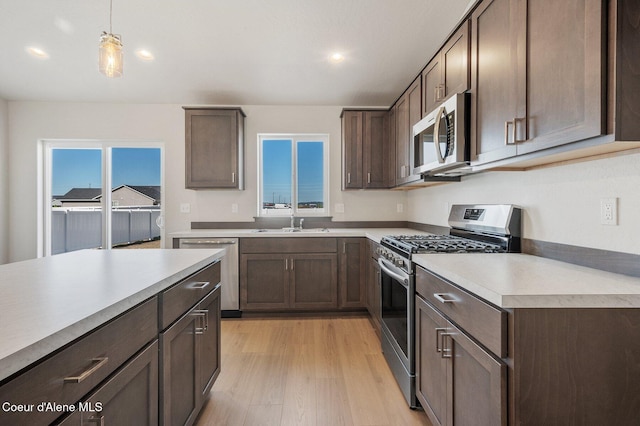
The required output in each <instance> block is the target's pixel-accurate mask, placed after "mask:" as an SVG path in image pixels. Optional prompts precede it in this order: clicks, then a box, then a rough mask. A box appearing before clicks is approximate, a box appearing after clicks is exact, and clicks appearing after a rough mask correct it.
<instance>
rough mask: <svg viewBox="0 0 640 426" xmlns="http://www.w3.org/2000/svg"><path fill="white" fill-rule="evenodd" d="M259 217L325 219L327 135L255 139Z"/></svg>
mask: <svg viewBox="0 0 640 426" xmlns="http://www.w3.org/2000/svg"><path fill="white" fill-rule="evenodd" d="M258 144H259V152H260V161H259V162H258V167H259V171H258V180H259V182H258V183H259V188H260V192H259V200H258V202H259V207H258V213H259V215H260V216H289V215H292V214H294V215H309V216H310V215H324V214H326V213H327V211H328V210H327V207H328V205H329V200H328V188H329V184H328V182H329V178H328V175H329V173H328V161H327V159H328V158H329V157H328V147H329V135H264V134H262V135H258Z"/></svg>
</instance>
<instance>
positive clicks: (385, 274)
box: [378, 258, 415, 374]
mask: <svg viewBox="0 0 640 426" xmlns="http://www.w3.org/2000/svg"><path fill="white" fill-rule="evenodd" d="M378 264H379V265H380V272H381V274H380V276H381V288H382V297H381V301H382V329H383V332H384V333H386V334H387V335H388V336H389V337H390V339H389V340H390V343H391V345H392V346H393V349H394V352H395V353H396V354H397V355H398V358H399V359H400V361H401V362H402V364H403V365H404V366H405V368H406V370H407V372H408V373H409V374H413V373H414V372H415V365H414V364H415V363H414V355H413V339H414V337H413V333H414V327H415V325H414V312H415V310H414V306H415V299H414V296H415V284H414V276H413V275H412V274H407V273H406V272H405V271H403V270H402V269H400V268H397V267H396V266H394V265H393V264H392V263H390V262H389V261H388V260H386V259H383V258H379V259H378Z"/></svg>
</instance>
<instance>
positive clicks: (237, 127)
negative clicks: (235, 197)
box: [185, 109, 244, 189]
mask: <svg viewBox="0 0 640 426" xmlns="http://www.w3.org/2000/svg"><path fill="white" fill-rule="evenodd" d="M243 123H244V117H243V115H242V113H241V112H240V111H239V110H235V109H187V110H186V115H185V126H186V129H185V131H186V133H185V144H186V158H185V159H186V185H185V186H186V187H187V188H191V189H198V188H238V189H243V188H242V176H241V170H240V165H241V155H242V145H243V144H242V139H243V134H242V132H243V129H242V127H243Z"/></svg>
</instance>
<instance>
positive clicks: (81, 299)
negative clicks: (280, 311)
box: [0, 249, 224, 424]
mask: <svg viewBox="0 0 640 426" xmlns="http://www.w3.org/2000/svg"><path fill="white" fill-rule="evenodd" d="M223 253H224V252H223V251H222V250H195V251H192V250H162V249H149V250H83V251H78V252H71V253H66V254H61V255H56V256H51V257H46V258H40V259H34V260H29V261H24V262H16V263H12V264H7V265H3V266H1V267H0V277H2V278H1V279H0V399H1V400H2V402H3V404H4V405H3V407H2V411H0V424H5V422H9V423H6V424H11V423H12V422H13V423H14V424H15V420H16V419H15V418H13V419H12V418H10V417H11V416H13V415H17V414H16V412H17V411H18V410H20V409H21V408H22V409H24V411H27V410H28V409H29V408H31V409H32V411H33V416H34V417H33V419H34V421H32V422H31V421H30V423H31V424H40V423H49V422H50V421H52V420H51V419H56V418H58V416H64V415H65V413H70V412H71V413H73V412H74V411H75V413H74V414H77V415H79V416H80V417H81V416H83V415H84V417H85V418H84V421H86V420H87V419H95V418H99V416H98V417H91V416H96V415H97V414H96V412H97V413H99V412H100V410H89V408H91V407H93V408H95V405H91V404H93V403H92V402H91V397H89V399H86V398H85V397H84V396H83V395H86V394H87V392H88V391H90V390H92V389H93V388H94V387H95V386H97V385H98V384H100V382H101V381H102V379H105V378H107V376H108V375H109V374H110V373H112V372H115V371H116V370H117V371H118V372H117V374H114V375H113V376H109V377H111V378H110V379H109V381H108V382H107V383H106V384H102V385H101V388H99V389H97V391H98V392H99V391H100V390H101V389H102V387H105V386H108V385H110V383H111V382H112V381H115V382H114V383H115V384H116V385H122V386H126V385H128V384H129V382H127V380H125V379H127V374H124V375H122V376H123V377H124V379H123V377H120V376H121V373H127V371H128V370H127V369H137V370H136V371H137V372H138V373H139V372H143V371H144V372H147V373H148V380H146V381H143V382H144V383H145V384H153V382H154V379H153V378H154V377H155V387H154V388H153V389H151V388H150V389H149V390H148V391H149V392H150V394H149V395H151V394H153V395H155V404H150V405H151V408H148V409H147V411H148V413H147V414H149V416H147V417H146V418H147V419H149V420H150V423H154V420H155V423H157V421H158V418H160V420H161V421H162V419H163V413H162V412H160V413H158V394H160V395H161V397H163V396H164V397H165V399H167V401H166V403H165V404H163V405H164V406H171V404H170V402H171V401H169V400H168V398H169V397H171V396H170V395H167V392H164V394H163V389H162V387H161V389H160V392H158V386H157V385H158V374H160V377H162V375H163V373H164V374H167V375H169V373H170V372H169V370H168V367H169V366H170V365H171V364H170V362H171V359H169V357H163V356H162V355H160V363H162V362H163V361H165V362H166V363H167V364H166V365H165V366H162V365H160V366H159V365H158V353H159V352H160V353H162V349H163V346H166V347H169V348H170V347H171V345H172V343H173V341H172V340H171V339H170V337H172V338H173V337H174V334H175V336H180V335H183V336H187V335H193V337H194V339H195V337H196V333H191V334H189V333H186V334H185V333H182V331H184V330H186V329H187V328H188V327H189V326H193V328H194V330H195V331H198V330H199V332H198V333H197V337H198V339H200V340H202V341H203V343H199V342H200V340H197V341H196V340H194V342H195V345H196V346H195V349H197V350H200V346H206V347H207V348H214V349H215V350H217V351H219V346H218V345H217V344H216V342H217V341H219V340H218V339H219V334H218V332H217V329H218V328H219V293H220V292H219V284H218V283H219V281H220V266H219V260H220V258H221V257H222V256H223ZM196 308H198V309H199V310H198V314H197V315H196V316H193V315H190V314H189V312H190V309H191V310H193V309H196ZM182 317H188V318H192V317H193V319H194V321H193V322H192V323H188V324H187V323H186V322H185V327H184V328H183V329H181V330H178V331H174V330H173V329H174V327H173V325H176V324H181V323H183V321H182V319H181V318H182ZM196 327H197V330H196ZM207 329H210V332H209V333H207V331H208V330H207ZM205 336H207V337H205ZM209 336H210V338H209ZM204 339H208V340H206V342H205V341H204ZM180 343H181V344H182V345H185V343H188V342H187V341H185V340H184V339H183V340H182V341H181V342H180ZM216 346H217V347H216ZM165 350H166V348H165ZM188 350H189V347H187V346H184V347H183V351H184V352H185V353H187V352H188ZM83 351H86V352H87V353H86V354H84V353H83ZM134 354H135V356H132V355H134ZM194 359H197V356H196V357H194ZM215 361H216V363H218V361H219V357H218V358H216V359H215ZM74 362H77V363H78V365H75V366H74V365H69V364H72V363H74ZM130 367H131V368H130ZM198 367H199V366H198ZM56 368H60V369H64V370H66V371H59V372H58V371H55V370H56ZM211 368H213V369H214V371H211V372H210V374H209V377H208V378H207V383H206V385H205V386H206V387H208V388H210V386H211V385H212V381H213V379H215V376H217V372H218V371H219V364H217V365H215V366H212V367H211ZM196 370H198V368H196ZM158 372H159V373H158ZM198 372H200V370H198ZM46 374H51V377H43V380H45V381H44V383H42V384H41V385H38V384H37V383H36V382H37V380H36V379H37V378H40V377H41V376H43V375H46ZM133 377H137V376H135V375H133V376H132V378H131V380H134V379H133ZM212 377H213V378H212ZM196 379H197V378H196ZM118 381H120V382H118ZM194 381H197V380H195V379H194ZM209 382H210V383H209ZM131 383H134V382H133V381H132V382H131ZM165 384H166V386H171V383H170V381H169V382H165ZM137 385H139V383H138V384H137ZM197 385H200V383H197V384H196V386H197ZM112 387H113V386H112ZM44 388H47V389H46V391H47V392H48V391H51V392H53V393H51V394H48V393H47V392H45V389H44ZM49 388H51V389H49ZM167 389H169V388H167ZM167 389H164V391H166V390H167ZM94 390H95V389H94ZM109 390H110V391H111V390H112V389H109ZM144 391H145V392H146V391H147V389H146V388H145V389H144ZM180 393H181V392H174V396H179V395H180ZM187 393H189V392H187ZM107 394H108V392H107ZM49 395H52V396H51V397H50V396H49ZM76 395H77V396H76ZM98 395H102V396H101V398H102V400H100V401H98V402H100V404H101V405H102V404H105V405H107V403H108V401H107V399H108V398H107V397H106V396H105V393H104V392H103V393H102V394H98ZM29 398H31V400H28V399H29ZM69 398H70V399H69ZM76 398H77V399H76ZM80 398H83V399H82V401H81V400H80ZM145 401H146V400H145ZM33 402H37V403H52V404H59V405H61V406H62V407H63V408H65V409H63V410H61V411H58V412H56V413H53V412H51V411H50V412H48V413H47V412H46V411H48V410H47V409H48V408H51V410H53V411H55V408H56V407H55V406H52V407H47V406H44V408H45V410H44V411H45V413H43V412H39V413H38V412H37V411H38V407H39V405H34V406H32V407H30V406H29V405H30V404H31V403H33ZM198 402H199V403H201V402H202V401H198ZM5 403H8V404H5ZM78 404H80V405H78ZM147 405H149V404H146V403H145V406H147ZM192 405H193V404H192ZM71 406H73V407H74V408H71ZM153 407H155V408H156V410H155V413H153ZM81 408H85V410H84V411H85V412H84V413H81V412H80V411H82V410H80V409H81ZM120 408H121V407H120ZM198 408H199V407H198ZM119 411H123V412H124V411H126V410H122V409H119ZM194 411H195V414H193V416H195V415H197V410H194ZM22 414H25V413H22ZM26 415H27V416H29V415H30V414H29V413H26ZM103 415H104V414H103ZM139 418H140V419H144V418H145V416H144V415H143V413H140V414H139ZM26 419H29V420H31V419H32V417H26ZM36 419H37V420H36ZM61 419H62V417H60V418H58V420H61ZM75 420H76V419H73V416H71V421H69V423H65V424H75ZM170 422H171V421H170V420H167V423H170ZM140 424H144V421H142V420H141V423H140Z"/></svg>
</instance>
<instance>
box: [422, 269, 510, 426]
mask: <svg viewBox="0 0 640 426" xmlns="http://www.w3.org/2000/svg"><path fill="white" fill-rule="evenodd" d="M416 293H417V294H416V396H417V398H418V400H419V401H420V403H421V404H422V406H423V407H424V409H425V412H426V413H427V415H428V416H429V418H430V420H431V422H432V423H433V424H434V425H454V424H458V425H465V424H482V425H506V424H507V406H508V403H507V364H506V363H505V362H504V361H502V360H501V359H500V358H499V357H498V356H497V355H496V354H495V353H493V352H491V351H490V350H489V349H487V348H486V347H485V346H484V345H488V346H489V347H493V346H495V348H496V349H495V350H496V352H498V353H501V352H503V351H506V347H505V339H506V330H505V329H506V318H507V314H506V312H504V311H498V310H497V309H496V308H493V307H491V306H489V305H487V304H485V303H484V302H483V301H481V300H480V299H477V298H474V297H473V296H471V295H469V294H467V293H464V292H462V291H461V290H459V289H457V288H455V287H453V286H450V285H449V284H448V283H446V282H444V281H442V280H440V279H439V278H437V277H436V276H434V275H432V274H430V273H429V272H427V271H425V270H424V269H422V268H418V269H417V271H416ZM442 300H445V301H447V302H448V303H443V302H442ZM451 301H453V302H451ZM435 306H438V308H436V307H435ZM445 313H446V314H448V316H447V317H445ZM449 315H450V316H449ZM448 318H452V319H451V320H449V319H448ZM453 318H455V319H456V323H455V324H454V323H453V322H452V321H453ZM469 330H475V331H476V332H477V333H476V334H470V333H469ZM493 337H498V338H497V339H493ZM496 345H497V346H496Z"/></svg>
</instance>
